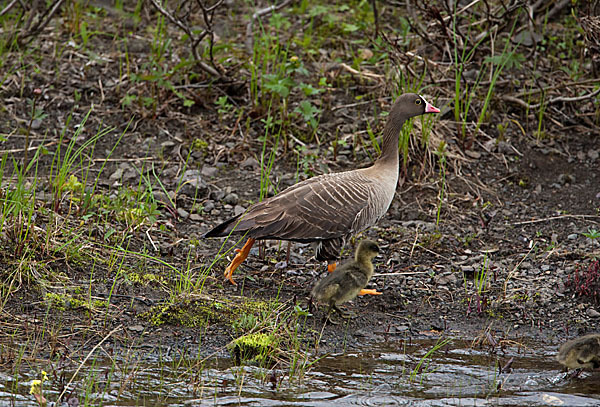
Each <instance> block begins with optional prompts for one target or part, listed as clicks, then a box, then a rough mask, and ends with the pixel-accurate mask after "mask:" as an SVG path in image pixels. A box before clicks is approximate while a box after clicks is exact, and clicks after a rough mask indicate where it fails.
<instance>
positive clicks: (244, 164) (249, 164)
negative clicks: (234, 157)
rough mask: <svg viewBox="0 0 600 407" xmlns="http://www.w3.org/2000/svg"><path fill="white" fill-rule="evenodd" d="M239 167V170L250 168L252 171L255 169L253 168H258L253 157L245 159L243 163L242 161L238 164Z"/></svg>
mask: <svg viewBox="0 0 600 407" xmlns="http://www.w3.org/2000/svg"><path fill="white" fill-rule="evenodd" d="M240 167H241V168H248V167H250V168H252V169H255V168H258V161H256V158H254V157H247V158H246V159H245V160H244V161H242V162H241V163H240Z"/></svg>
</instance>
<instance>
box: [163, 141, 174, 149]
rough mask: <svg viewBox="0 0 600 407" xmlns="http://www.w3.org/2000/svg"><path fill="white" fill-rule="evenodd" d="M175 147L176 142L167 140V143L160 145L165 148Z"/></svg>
mask: <svg viewBox="0 0 600 407" xmlns="http://www.w3.org/2000/svg"><path fill="white" fill-rule="evenodd" d="M174 145H175V142H174V141H173V140H167V141H163V142H162V143H160V146H161V147H163V148H167V147H173V146H174Z"/></svg>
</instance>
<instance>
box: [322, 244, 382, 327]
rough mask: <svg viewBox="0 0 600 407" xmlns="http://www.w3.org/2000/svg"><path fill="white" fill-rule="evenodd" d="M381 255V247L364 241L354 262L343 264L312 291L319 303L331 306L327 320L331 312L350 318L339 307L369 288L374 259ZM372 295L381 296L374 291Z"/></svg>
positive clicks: (359, 246)
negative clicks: (334, 311)
mask: <svg viewBox="0 0 600 407" xmlns="http://www.w3.org/2000/svg"><path fill="white" fill-rule="evenodd" d="M378 253H379V246H377V243H375V242H373V241H372V240H367V239H365V240H363V241H362V242H360V244H359V245H358V248H357V249H356V253H355V254H354V260H353V261H349V262H348V263H345V264H343V265H342V266H340V267H338V268H337V269H335V270H334V271H333V272H332V273H330V274H329V275H327V276H326V277H325V278H323V279H322V280H321V281H319V282H318V283H317V285H316V286H315V287H314V288H313V290H312V293H311V294H312V296H313V298H315V299H316V300H317V301H318V302H320V303H323V304H329V310H328V313H327V318H329V314H330V313H331V310H332V309H334V310H336V311H337V312H339V313H340V315H341V316H342V317H343V318H349V317H350V314H346V313H345V312H343V311H342V310H340V309H339V308H338V305H340V304H343V303H345V302H347V301H350V300H352V299H353V298H355V297H356V296H357V295H358V294H359V293H360V291H361V290H362V289H363V288H365V287H366V286H367V283H368V282H369V280H370V279H371V277H372V276H373V273H374V270H375V269H374V267H373V258H374V257H375V256H377V254H378ZM371 294H381V293H379V292H377V291H375V290H372V292H371Z"/></svg>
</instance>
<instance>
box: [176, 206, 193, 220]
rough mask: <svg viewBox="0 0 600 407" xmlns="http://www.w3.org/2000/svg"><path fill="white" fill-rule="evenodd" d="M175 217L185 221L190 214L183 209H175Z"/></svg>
mask: <svg viewBox="0 0 600 407" xmlns="http://www.w3.org/2000/svg"><path fill="white" fill-rule="evenodd" d="M177 215H179V217H180V218H182V219H187V218H188V217H189V216H190V213H189V212H188V211H186V210H185V209H183V208H177Z"/></svg>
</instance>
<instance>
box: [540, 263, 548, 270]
mask: <svg viewBox="0 0 600 407" xmlns="http://www.w3.org/2000/svg"><path fill="white" fill-rule="evenodd" d="M541 269H542V271H548V270H550V266H549V265H548V264H543V265H542V267H541Z"/></svg>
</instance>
